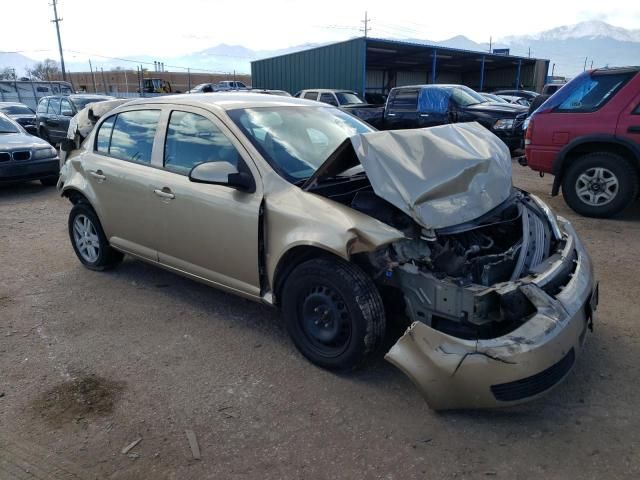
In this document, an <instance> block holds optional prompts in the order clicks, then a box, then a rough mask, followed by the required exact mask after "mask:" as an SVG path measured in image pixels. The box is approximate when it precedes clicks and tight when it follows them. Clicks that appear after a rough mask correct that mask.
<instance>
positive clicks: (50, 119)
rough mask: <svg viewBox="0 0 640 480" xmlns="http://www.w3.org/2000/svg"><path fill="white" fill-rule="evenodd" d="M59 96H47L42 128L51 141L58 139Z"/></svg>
mask: <svg viewBox="0 0 640 480" xmlns="http://www.w3.org/2000/svg"><path fill="white" fill-rule="evenodd" d="M59 116H60V97H51V98H49V106H48V107H47V114H46V116H45V118H44V122H43V123H44V128H45V129H46V131H47V135H48V136H49V139H50V140H51V141H52V142H54V143H55V142H58V141H60V120H59V118H58V117H59Z"/></svg>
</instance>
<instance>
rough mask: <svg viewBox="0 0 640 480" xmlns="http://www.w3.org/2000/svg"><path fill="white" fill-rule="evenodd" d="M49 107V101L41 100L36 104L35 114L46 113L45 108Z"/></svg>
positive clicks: (46, 99)
mask: <svg viewBox="0 0 640 480" xmlns="http://www.w3.org/2000/svg"><path fill="white" fill-rule="evenodd" d="M48 105H49V99H48V98H43V99H42V100H40V103H38V108H37V109H36V113H47V106H48Z"/></svg>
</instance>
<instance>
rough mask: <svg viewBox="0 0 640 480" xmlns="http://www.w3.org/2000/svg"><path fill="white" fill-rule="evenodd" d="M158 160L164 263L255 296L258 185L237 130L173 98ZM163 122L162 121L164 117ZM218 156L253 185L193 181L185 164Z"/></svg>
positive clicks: (160, 254)
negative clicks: (251, 187) (174, 102)
mask: <svg viewBox="0 0 640 480" xmlns="http://www.w3.org/2000/svg"><path fill="white" fill-rule="evenodd" d="M167 115H168V117H167V119H166V125H167V127H166V129H165V130H164V131H165V132H166V138H165V141H164V155H163V158H162V168H161V169H158V170H157V175H155V176H154V178H153V181H154V184H153V189H154V191H156V192H159V193H158V196H157V198H155V204H156V208H157V209H158V211H159V212H160V218H161V221H162V225H163V229H164V230H163V235H162V236H161V238H160V241H159V245H158V257H159V260H160V262H161V263H162V264H164V265H166V266H169V267H171V268H174V269H176V270H179V271H181V272H186V273H189V274H191V275H194V276H196V277H198V278H200V279H205V280H207V281H210V282H212V283H215V284H216V285H220V286H224V287H227V288H229V289H232V290H234V291H237V292H242V293H245V294H249V295H251V296H255V297H258V296H259V295H260V281H259V271H258V249H259V246H258V225H259V212H260V204H261V201H262V186H261V182H260V181H259V180H260V179H259V176H258V172H257V170H256V169H255V167H254V166H253V163H252V160H251V159H250V157H249V156H248V154H247V152H246V150H245V149H244V148H243V147H242V145H241V144H240V143H239V141H238V140H237V138H235V136H234V135H233V134H232V133H231V132H230V131H229V130H228V129H227V128H226V127H225V125H224V124H223V123H222V122H221V121H220V120H219V119H218V118H217V117H216V116H215V115H214V114H212V113H211V112H209V111H207V110H204V109H200V108H197V107H187V106H179V107H178V106H176V107H175V109H173V110H172V111H170V112H167ZM163 123H164V122H163ZM215 161H224V162H229V163H231V164H233V165H235V166H236V167H237V168H238V170H240V171H247V172H249V173H251V174H252V175H253V177H254V179H255V181H256V192H254V193H247V192H241V191H238V190H235V189H232V188H229V187H226V186H223V185H208V184H201V183H194V182H191V181H190V180H189V177H188V175H189V171H190V170H191V168H193V167H194V166H195V165H197V164H199V163H203V162H215Z"/></svg>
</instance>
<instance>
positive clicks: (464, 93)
mask: <svg viewBox="0 0 640 480" xmlns="http://www.w3.org/2000/svg"><path fill="white" fill-rule="evenodd" d="M451 98H452V99H453V101H454V102H455V103H456V105H458V106H460V107H468V106H469V105H476V104H478V103H486V101H487V99H486V98H484V97H483V96H482V95H480V94H479V93H477V92H474V91H473V90H471V89H470V88H469V87H465V86H463V85H461V86H458V87H451Z"/></svg>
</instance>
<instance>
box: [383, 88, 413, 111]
mask: <svg viewBox="0 0 640 480" xmlns="http://www.w3.org/2000/svg"><path fill="white" fill-rule="evenodd" d="M417 109H418V90H417V89H415V90H408V89H400V90H396V91H395V92H394V95H393V98H391V99H390V100H389V110H396V111H403V112H415V111H416V110H417Z"/></svg>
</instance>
